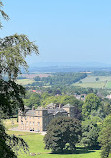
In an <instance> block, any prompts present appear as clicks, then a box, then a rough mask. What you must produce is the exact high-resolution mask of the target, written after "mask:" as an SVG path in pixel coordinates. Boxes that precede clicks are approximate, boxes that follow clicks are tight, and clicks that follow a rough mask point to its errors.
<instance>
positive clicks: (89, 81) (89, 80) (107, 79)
mask: <svg viewBox="0 0 111 158" xmlns="http://www.w3.org/2000/svg"><path fill="white" fill-rule="evenodd" d="M96 78H99V80H98V81H96ZM81 81H82V83H79V82H77V83H74V84H73V85H74V86H80V87H84V88H87V87H90V88H105V89H111V76H90V75H89V76H87V77H86V78H84V79H82V80H81Z"/></svg>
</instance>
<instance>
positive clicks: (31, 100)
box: [24, 92, 41, 108]
mask: <svg viewBox="0 0 111 158" xmlns="http://www.w3.org/2000/svg"><path fill="white" fill-rule="evenodd" d="M25 98H26V99H24V105H26V106H28V107H30V108H31V107H33V106H35V107H38V106H40V104H41V96H40V95H39V94H37V93H32V92H30V93H29V92H28V93H26V96H25Z"/></svg>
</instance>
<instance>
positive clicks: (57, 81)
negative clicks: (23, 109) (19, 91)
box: [34, 73, 87, 85]
mask: <svg viewBox="0 0 111 158" xmlns="http://www.w3.org/2000/svg"><path fill="white" fill-rule="evenodd" d="M85 77H87V75H86V74H82V73H56V74H53V76H48V77H43V78H40V77H38V76H37V77H35V78H34V79H35V81H42V84H43V85H61V84H63V85H71V84H73V83H75V82H78V81H79V80H81V79H83V78H85ZM34 85H37V83H34Z"/></svg>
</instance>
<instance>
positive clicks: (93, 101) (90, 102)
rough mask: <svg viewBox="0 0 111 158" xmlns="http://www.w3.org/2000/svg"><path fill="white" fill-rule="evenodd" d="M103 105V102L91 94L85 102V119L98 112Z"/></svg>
mask: <svg viewBox="0 0 111 158" xmlns="http://www.w3.org/2000/svg"><path fill="white" fill-rule="evenodd" d="M100 105H101V100H100V98H99V97H97V96H96V95H95V94H94V93H90V94H88V95H87V96H86V99H85V102H84V104H83V106H82V115H83V118H84V119H85V118H87V117H89V116H90V115H91V113H92V112H93V111H97V110H98V108H99V107H100Z"/></svg>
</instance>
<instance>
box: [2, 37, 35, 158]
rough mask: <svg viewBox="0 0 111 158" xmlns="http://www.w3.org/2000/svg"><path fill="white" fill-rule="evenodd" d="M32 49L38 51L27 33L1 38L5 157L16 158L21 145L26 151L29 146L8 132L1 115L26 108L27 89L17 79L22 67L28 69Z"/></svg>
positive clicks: (3, 144)
mask: <svg viewBox="0 0 111 158" xmlns="http://www.w3.org/2000/svg"><path fill="white" fill-rule="evenodd" d="M32 51H35V52H36V53H38V49H37V46H35V45H34V44H33V43H32V42H30V41H29V39H28V38H27V36H25V35H17V34H15V35H13V36H8V37H5V38H3V39H0V114H1V115H0V156H1V157H3V158H5V157H6V158H15V157H17V156H16V154H15V151H18V149H20V147H21V148H22V149H24V151H25V150H27V147H28V146H27V144H26V143H25V142H24V141H23V139H21V138H17V137H15V136H9V135H7V134H6V132H5V128H4V127H3V125H2V123H1V117H4V115H5V116H11V115H12V112H13V110H14V109H15V110H16V109H17V108H21V109H22V110H24V104H23V100H22V96H23V95H24V94H25V89H24V88H23V87H22V86H20V85H18V84H16V82H15V80H16V78H17V76H18V74H19V73H20V68H21V67H23V68H25V69H27V67H28V65H27V63H26V61H25V57H26V56H27V55H30V54H31V53H32ZM4 76H7V80H4Z"/></svg>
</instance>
